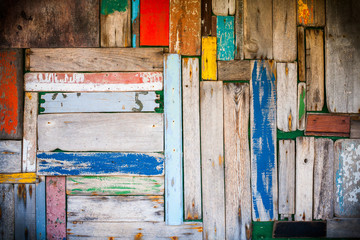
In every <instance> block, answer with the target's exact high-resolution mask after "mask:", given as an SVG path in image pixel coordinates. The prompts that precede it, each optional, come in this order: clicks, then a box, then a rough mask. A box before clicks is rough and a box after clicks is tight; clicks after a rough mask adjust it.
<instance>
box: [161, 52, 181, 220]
mask: <svg viewBox="0 0 360 240" xmlns="http://www.w3.org/2000/svg"><path fill="white" fill-rule="evenodd" d="M164 78H165V79H164V118H165V199H166V200H165V213H166V215H165V221H166V224H168V225H180V224H182V220H183V186H182V174H183V173H182V106H181V56H180V55H178V54H167V55H165V57H164Z"/></svg>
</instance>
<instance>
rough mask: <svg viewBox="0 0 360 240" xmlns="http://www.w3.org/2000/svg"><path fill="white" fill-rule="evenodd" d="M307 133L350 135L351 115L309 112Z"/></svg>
mask: <svg viewBox="0 0 360 240" xmlns="http://www.w3.org/2000/svg"><path fill="white" fill-rule="evenodd" d="M305 135H312V136H339V137H349V136H350V117H349V116H341V115H332V114H308V115H307V119H306V129H305Z"/></svg>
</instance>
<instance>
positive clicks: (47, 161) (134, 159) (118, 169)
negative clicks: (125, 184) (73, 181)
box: [0, 152, 164, 176]
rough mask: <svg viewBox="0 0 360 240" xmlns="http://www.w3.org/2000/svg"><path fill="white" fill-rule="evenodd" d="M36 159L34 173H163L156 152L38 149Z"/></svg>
mask: <svg viewBox="0 0 360 240" xmlns="http://www.w3.org/2000/svg"><path fill="white" fill-rule="evenodd" d="M37 158H38V169H37V174H38V175H50V176H51V175H67V176H71V175H90V176H92V175H122V174H130V175H163V174H164V156H163V155H162V154H159V153H151V154H144V153H120V152H90V153H86V152H85V153H80V152H39V153H38V155H37ZM0 176H1V175H0Z"/></svg>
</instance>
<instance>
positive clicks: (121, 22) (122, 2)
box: [100, 0, 131, 47]
mask: <svg viewBox="0 0 360 240" xmlns="http://www.w3.org/2000/svg"><path fill="white" fill-rule="evenodd" d="M130 15H131V0H115V1H114V0H101V1H100V31H101V32H100V36H101V42H100V45H101V47H130V46H131V20H130Z"/></svg>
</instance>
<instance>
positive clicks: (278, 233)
mask: <svg viewBox="0 0 360 240" xmlns="http://www.w3.org/2000/svg"><path fill="white" fill-rule="evenodd" d="M325 237H326V222H323V221H308V222H305V221H301V222H287V221H286V222H285V221H279V222H278V221H276V222H275V224H274V230H273V238H322V239H324V238H325Z"/></svg>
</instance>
